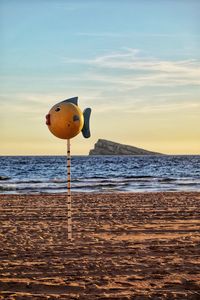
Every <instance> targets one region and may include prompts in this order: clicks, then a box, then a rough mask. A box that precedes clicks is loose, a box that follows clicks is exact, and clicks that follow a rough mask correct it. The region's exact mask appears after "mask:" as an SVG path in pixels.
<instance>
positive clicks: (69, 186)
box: [67, 139, 72, 241]
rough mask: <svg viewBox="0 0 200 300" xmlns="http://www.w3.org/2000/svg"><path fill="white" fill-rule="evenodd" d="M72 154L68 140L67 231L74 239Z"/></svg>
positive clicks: (69, 236)
mask: <svg viewBox="0 0 200 300" xmlns="http://www.w3.org/2000/svg"><path fill="white" fill-rule="evenodd" d="M70 167H71V156H70V140H69V139H68V140H67V220H68V222H67V225H68V226H67V231H68V239H69V240H70V241H71V240H72V210H71V209H72V200H71V172H70Z"/></svg>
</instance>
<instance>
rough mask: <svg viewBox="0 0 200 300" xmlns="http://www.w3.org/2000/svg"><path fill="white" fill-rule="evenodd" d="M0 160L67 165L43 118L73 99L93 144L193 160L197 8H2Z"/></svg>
mask: <svg viewBox="0 0 200 300" xmlns="http://www.w3.org/2000/svg"><path fill="white" fill-rule="evenodd" d="M0 38H1V46H0V105H1V109H0V126H1V131H0V155H64V154H66V141H65V140H61V139H58V138H56V137H54V136H53V135H52V134H51V133H50V132H49V130H48V128H47V126H46V125H45V115H46V114H47V113H48V111H49V110H50V108H51V107H52V106H53V105H54V104H55V103H57V102H60V101H61V100H64V99H67V98H71V97H74V96H78V97H79V106H80V108H81V109H82V110H84V109H85V108H86V107H91V108H92V115H91V138H89V139H84V138H83V137H82V135H81V134H79V135H78V136H77V137H75V138H73V140H72V141H71V151H72V154H74V155H86V154H88V152H89V150H90V149H92V148H93V146H94V144H95V142H96V141H97V140H98V139H99V138H103V139H108V140H111V141H115V142H120V143H124V144H128V145H133V146H136V147H141V148H144V149H147V150H151V151H156V152H161V153H166V154H200V117H199V115H200V51H199V49H200V1H198V0H197V1H194V0H190V1H184V0H173V1H172V0H157V1H156V0H140V1H136V0H135V1H134V0H124V1H120V0H115V1H114V0H96V1H95V0H93V1H88V0H85V1H84V0H79V1H78V0H74V1H67V0H65V1H64V0H40V1H39V0H35V1H25V0H1V1H0Z"/></svg>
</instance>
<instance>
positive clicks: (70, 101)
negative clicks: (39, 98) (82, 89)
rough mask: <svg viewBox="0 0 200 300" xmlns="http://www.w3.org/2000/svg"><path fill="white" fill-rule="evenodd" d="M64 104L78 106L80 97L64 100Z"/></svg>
mask: <svg viewBox="0 0 200 300" xmlns="http://www.w3.org/2000/svg"><path fill="white" fill-rule="evenodd" d="M62 102H68V103H72V104H75V105H77V106H78V97H73V98H69V99H66V100H63V101H62Z"/></svg>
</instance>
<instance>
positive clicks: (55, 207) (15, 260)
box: [0, 191, 200, 300]
mask: <svg viewBox="0 0 200 300" xmlns="http://www.w3.org/2000/svg"><path fill="white" fill-rule="evenodd" d="M199 203H200V192H178V191H177V192H145V193H144V192H131V193H130V192H112V193H85V192H82V193H80V192H78V193H77V192H72V220H73V237H74V240H73V241H72V242H69V241H68V240H67V203H66V193H64V194H39V195H38V194H32V195H30V194H28V195H22V194H12V195H11V194H3V195H2V194H1V195H0V247H1V252H0V270H1V272H0V299H14V300H15V299H27V300H29V299H49V298H51V299H85V300H86V299H90V300H94V299H99V300H100V299H122V300H131V299H140V300H143V299H169V300H170V299H191V300H192V299H194V300H195V299H198V297H199V296H200V254H199V242H200V209H199ZM7 297H8V298H7Z"/></svg>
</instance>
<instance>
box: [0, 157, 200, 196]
mask: <svg viewBox="0 0 200 300" xmlns="http://www.w3.org/2000/svg"><path fill="white" fill-rule="evenodd" d="M71 189H72V191H76V192H95V193H98V192H105V193H108V192H153V191H200V155H182V156H178V155H175V156H172V155H158V156H155V155H154V156H72V157H71ZM66 190H67V159H66V157H65V156H1V157H0V193H1V194H41V193H63V192H66Z"/></svg>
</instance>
